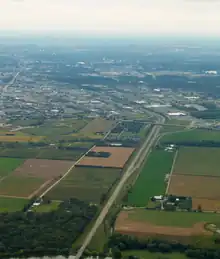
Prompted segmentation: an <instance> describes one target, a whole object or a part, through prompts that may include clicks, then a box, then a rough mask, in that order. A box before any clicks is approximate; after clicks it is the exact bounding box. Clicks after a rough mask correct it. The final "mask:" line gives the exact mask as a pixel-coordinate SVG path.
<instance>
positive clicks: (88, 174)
mask: <svg viewBox="0 0 220 259" xmlns="http://www.w3.org/2000/svg"><path fill="white" fill-rule="evenodd" d="M120 177H121V170H118V169H105V168H89V167H85V168H83V167H82V168H81V167H76V168H74V169H73V170H72V171H71V172H70V173H69V174H68V175H67V177H65V178H64V179H63V180H62V181H61V182H60V183H59V184H58V185H57V186H56V187H55V188H53V189H52V190H51V191H50V192H49V193H48V194H47V195H46V196H47V197H48V198H49V199H52V200H66V199H69V198H77V199H80V200H84V201H88V202H93V203H100V198H101V197H102V195H103V194H106V193H107V192H108V190H109V188H110V187H111V186H112V185H113V184H114V183H115V181H117V179H119V178H120Z"/></svg>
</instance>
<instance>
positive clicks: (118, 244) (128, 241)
mask: <svg viewBox="0 0 220 259" xmlns="http://www.w3.org/2000/svg"><path fill="white" fill-rule="evenodd" d="M215 242H216V243H218V239H217V238H216V240H215ZM109 247H110V248H112V254H113V257H114V258H121V257H122V253H121V251H125V250H148V251H149V252H152V253H153V252H161V253H171V252H180V253H184V254H185V255H186V256H187V257H190V258H196V259H217V258H220V249H213V248H212V249H208V248H196V247H194V246H193V245H185V244H181V243H179V242H177V241H173V242H171V241H166V240H163V241H161V240H159V239H146V240H144V239H138V238H136V237H133V236H126V235H121V234H115V235H113V236H112V237H111V238H110V239H109Z"/></svg>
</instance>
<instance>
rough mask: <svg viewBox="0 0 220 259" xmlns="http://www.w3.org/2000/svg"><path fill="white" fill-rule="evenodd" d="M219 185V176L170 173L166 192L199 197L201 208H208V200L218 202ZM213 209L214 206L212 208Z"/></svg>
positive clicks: (219, 196) (219, 197)
mask: <svg viewBox="0 0 220 259" xmlns="http://www.w3.org/2000/svg"><path fill="white" fill-rule="evenodd" d="M219 187H220V177H207V176H191V175H172V177H171V180H170V185H169V189H168V193H169V194H173V195H180V196H191V197H192V198H193V199H194V198H199V199H201V200H200V201H201V204H200V205H201V206H202V209H203V210H208V208H210V204H209V203H208V200H216V204H217V203H219V202H220V193H219ZM202 199H204V201H202ZM194 204H195V202H194ZM207 204H208V205H207ZM211 204H212V201H211ZM218 209H220V208H218ZM213 210H215V208H213Z"/></svg>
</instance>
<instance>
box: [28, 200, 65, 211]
mask: <svg viewBox="0 0 220 259" xmlns="http://www.w3.org/2000/svg"><path fill="white" fill-rule="evenodd" d="M59 205H60V201H51V203H49V204H41V205H40V206H36V207H34V209H33V211H35V212H51V211H55V210H57V209H58V207H59Z"/></svg>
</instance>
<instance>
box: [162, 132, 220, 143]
mask: <svg viewBox="0 0 220 259" xmlns="http://www.w3.org/2000/svg"><path fill="white" fill-rule="evenodd" d="M191 141H193V142H201V141H220V131H214V130H202V129H194V130H188V131H184V132H176V133H172V134H168V135H165V136H163V137H162V138H161V140H160V143H173V144H174V143H179V142H191Z"/></svg>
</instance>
